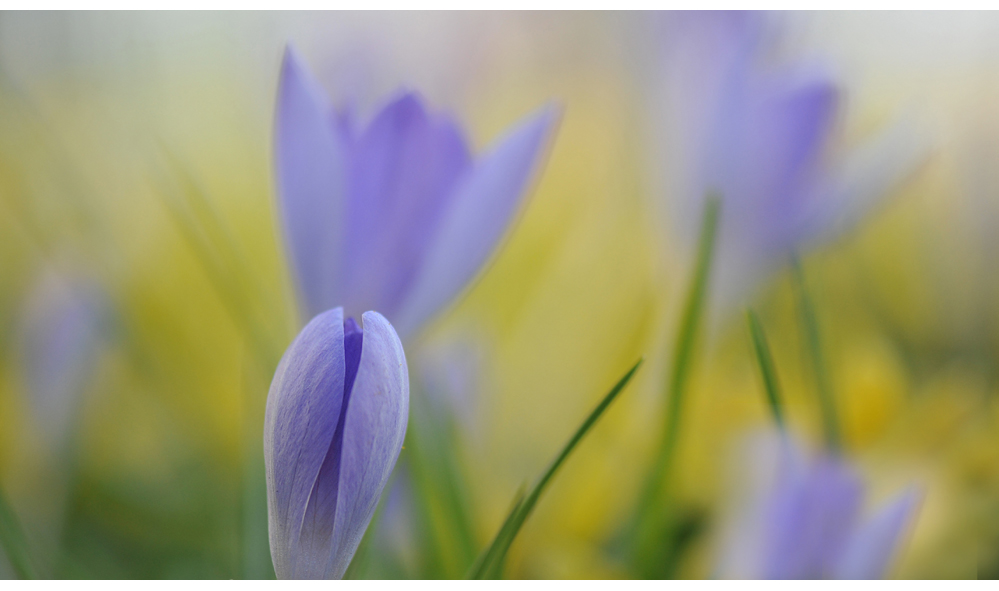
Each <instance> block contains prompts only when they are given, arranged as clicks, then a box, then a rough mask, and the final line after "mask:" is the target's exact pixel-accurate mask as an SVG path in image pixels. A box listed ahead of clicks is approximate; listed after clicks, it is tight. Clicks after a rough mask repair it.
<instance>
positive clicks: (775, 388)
mask: <svg viewBox="0 0 999 591" xmlns="http://www.w3.org/2000/svg"><path fill="white" fill-rule="evenodd" d="M746 319H747V320H748V322H749V333H750V336H751V337H752V339H753V351H754V352H755V353H756V362H757V364H758V365H759V367H760V377H762V378H763V388H764V390H765V391H766V394H767V404H768V405H769V406H770V412H771V413H773V415H774V421H775V422H776V423H777V426H778V427H779V428H780V429H781V430H783V429H784V410H783V407H782V406H781V396H780V384H778V383H777V369H776V368H775V367H774V359H773V356H772V355H771V354H770V345H769V344H767V335H766V334H765V333H764V332H763V324H762V323H761V322H760V318H759V316H757V315H756V312H754V311H752V310H746Z"/></svg>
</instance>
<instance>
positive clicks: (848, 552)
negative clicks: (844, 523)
mask: <svg viewBox="0 0 999 591" xmlns="http://www.w3.org/2000/svg"><path fill="white" fill-rule="evenodd" d="M919 496H920V495H919V493H918V492H916V491H915V490H909V491H906V492H905V493H903V494H902V495H900V496H899V497H898V498H897V499H896V500H895V501H893V502H891V503H889V504H888V505H887V506H886V507H885V508H884V509H882V510H881V511H880V512H879V513H878V514H877V515H875V516H874V517H872V518H870V519H869V520H868V521H867V522H866V523H864V524H863V525H861V526H860V527H859V528H857V529H856V530H855V531H854V532H853V535H852V536H851V537H850V539H849V541H848V542H847V543H846V547H845V549H844V551H843V553H842V555H841V557H840V559H839V561H838V564H837V565H836V570H835V576H836V578H837V579H881V578H883V577H884V576H885V573H886V572H887V570H888V567H889V565H890V564H891V560H892V558H894V556H895V554H896V553H897V550H898V546H899V541H900V540H901V538H902V534H903V533H904V532H905V530H906V528H907V527H908V526H909V525H910V524H911V522H912V519H913V517H914V516H915V513H916V508H917V507H918V506H919Z"/></svg>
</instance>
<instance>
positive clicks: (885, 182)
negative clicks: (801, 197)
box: [799, 117, 932, 242]
mask: <svg viewBox="0 0 999 591" xmlns="http://www.w3.org/2000/svg"><path fill="white" fill-rule="evenodd" d="M931 153H932V141H931V139H930V137H929V135H928V133H927V132H926V131H925V130H923V129H922V128H921V127H920V126H918V125H917V124H916V123H915V122H914V121H913V120H911V119H909V118H907V117H900V118H899V119H897V120H896V121H894V122H892V123H890V124H888V125H886V126H885V128H884V129H883V130H881V131H879V132H878V133H877V134H875V135H874V136H873V137H871V138H870V139H868V140H867V141H866V142H865V143H864V144H862V145H861V146H859V147H858V148H856V149H855V150H853V151H851V152H850V154H849V155H848V156H847V157H846V158H844V159H843V160H842V161H841V162H840V163H839V164H838V165H837V166H835V167H833V168H832V169H831V170H830V171H829V172H828V173H827V174H826V175H825V176H824V177H823V179H822V180H821V182H820V183H819V185H818V186H817V187H816V189H815V196H814V198H813V199H812V201H811V206H812V207H811V208H810V209H809V210H808V211H807V212H806V215H807V217H806V219H804V220H803V224H802V227H801V228H800V230H801V231H800V236H799V240H802V241H804V240H805V239H806V238H810V239H811V240H813V241H814V242H820V241H827V240H831V239H833V238H835V237H836V236H837V235H838V234H840V233H842V232H844V231H847V230H849V229H850V228H852V227H853V226H854V225H856V223H857V222H858V221H859V220H860V219H862V218H863V217H864V216H865V215H867V214H868V213H869V212H870V210H871V209H873V208H874V207H875V206H876V205H877V204H878V203H880V202H881V200H882V199H883V198H884V197H885V196H886V195H888V194H889V193H890V192H891V191H892V190H893V189H895V188H897V187H898V186H899V185H900V184H901V183H902V182H904V181H905V180H906V179H907V178H909V177H911V176H912V175H913V173H915V172H916V171H917V170H918V169H919V167H920V166H921V165H922V164H924V163H925V162H926V161H927V160H928V159H929V157H930V155H931Z"/></svg>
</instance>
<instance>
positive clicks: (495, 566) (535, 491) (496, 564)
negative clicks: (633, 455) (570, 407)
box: [468, 359, 642, 579]
mask: <svg viewBox="0 0 999 591" xmlns="http://www.w3.org/2000/svg"><path fill="white" fill-rule="evenodd" d="M641 364H642V359H639V360H638V362H637V363H635V365H633V366H632V368H631V369H630V370H628V373H626V374H624V377H622V378H621V379H620V380H618V382H617V384H615V385H614V387H613V388H611V391H610V392H608V393H607V395H606V396H604V399H603V400H601V401H600V404H598V405H597V407H596V408H595V409H593V412H591V413H590V416H588V417H586V420H585V421H583V424H582V425H580V427H579V429H577V430H576V432H575V433H574V434H573V436H572V437H571V438H570V439H569V441H568V442H567V443H566V444H565V447H563V448H562V451H561V452H560V453H559V454H558V456H556V457H555V459H554V460H553V461H552V463H551V464H549V466H548V469H547V470H545V472H544V474H542V475H541V478H539V479H538V481H537V482H536V483H535V484H534V486H532V487H531V490H530V492H528V493H527V495H526V496H524V497H523V499H522V500H520V501H515V502H514V505H513V509H512V510H511V511H510V514H509V515H508V516H507V518H506V521H504V522H503V526H502V527H501V528H500V530H499V533H497V534H496V537H495V538H494V539H493V542H492V543H491V544H490V545H489V547H488V548H486V550H485V551H484V552H483V553H482V554H481V555H480V556H479V558H478V559H477V560H476V561H475V564H474V565H473V566H472V568H471V569H470V570H469V573H468V578H470V579H488V578H498V577H499V576H500V575H501V574H502V570H503V562H504V560H505V559H506V554H507V551H508V550H509V549H510V546H511V545H512V544H513V540H514V539H515V538H516V537H517V533H518V532H519V531H520V528H521V527H522V526H523V525H524V522H525V521H527V518H528V517H529V516H530V515H531V511H533V510H534V506H535V505H536V504H537V502H538V499H539V498H540V497H541V493H542V492H543V491H544V489H545V487H546V486H547V485H548V483H549V482H551V479H552V478H553V477H554V476H555V472H556V471H557V470H558V469H559V467H560V466H561V465H562V464H563V463H564V462H565V460H566V458H568V457H569V454H571V453H572V451H573V449H575V447H576V445H577V444H579V442H580V440H582V439H583V437H584V436H585V435H586V433H587V432H588V431H589V430H590V428H592V427H593V425H594V424H595V423H596V422H597V419H599V418H600V416H601V415H603V413H604V411H605V410H607V407H608V406H610V404H611V402H613V401H614V399H615V398H617V395H618V394H620V393H621V390H623V389H624V387H625V386H626V385H627V384H628V382H629V381H630V380H631V378H632V376H634V375H635V372H636V371H638V367H639V366H640V365H641Z"/></svg>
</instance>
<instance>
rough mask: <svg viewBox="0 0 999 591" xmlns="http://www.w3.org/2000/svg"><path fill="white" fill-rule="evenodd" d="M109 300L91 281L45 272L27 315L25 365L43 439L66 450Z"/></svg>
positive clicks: (93, 364)
mask: <svg viewBox="0 0 999 591" xmlns="http://www.w3.org/2000/svg"><path fill="white" fill-rule="evenodd" d="M106 320H107V300H106V298H105V297H104V295H103V292H102V291H101V290H100V288H99V286H98V285H97V284H95V283H93V282H92V281H90V280H87V279H84V278H79V277H71V276H68V275H60V274H57V273H55V272H51V271H47V272H45V273H44V274H43V275H42V276H41V277H40V279H39V280H38V281H37V283H36V284H35V286H34V287H33V288H32V290H31V292H30V295H29V297H28V300H27V305H26V309H25V314H24V325H23V334H24V349H23V352H24V358H23V360H24V367H25V381H26V385H27V391H28V394H29V401H30V405H31V408H32V410H33V413H34V415H35V420H36V421H37V424H38V427H39V430H40V435H41V439H42V441H43V443H45V445H47V446H49V447H50V449H51V450H52V451H54V452H55V453H57V454H63V453H65V452H66V447H67V444H68V442H69V440H70V438H71V435H72V430H73V425H74V417H75V416H76V413H77V410H78V408H79V406H80V402H81V398H82V396H83V394H84V392H85V391H86V389H87V386H88V384H89V382H90V379H91V377H92V375H93V373H94V370H95V368H96V363H97V357H98V353H99V350H100V346H101V340H102V338H103V337H104V325H105V322H106Z"/></svg>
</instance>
